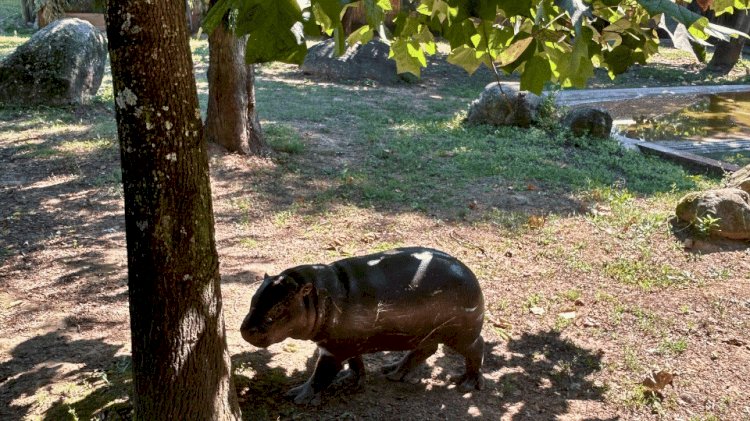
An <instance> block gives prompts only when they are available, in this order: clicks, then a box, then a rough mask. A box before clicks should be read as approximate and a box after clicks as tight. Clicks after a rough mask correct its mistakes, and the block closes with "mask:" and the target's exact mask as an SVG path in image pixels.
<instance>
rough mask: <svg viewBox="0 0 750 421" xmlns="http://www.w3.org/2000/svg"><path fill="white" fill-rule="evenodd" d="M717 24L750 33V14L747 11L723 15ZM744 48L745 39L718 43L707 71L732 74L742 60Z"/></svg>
mask: <svg viewBox="0 0 750 421" xmlns="http://www.w3.org/2000/svg"><path fill="white" fill-rule="evenodd" d="M717 23H718V24H719V25H722V26H727V27H729V28H734V29H736V30H738V31H740V32H744V33H748V31H750V14H748V12H747V11H746V10H735V13H734V14H733V15H727V14H724V15H721V16H720V17H719V18H718V19H717ZM744 46H745V38H744V37H737V38H732V39H731V40H730V41H729V42H726V41H717V42H716V48H715V49H714V55H713V57H711V61H709V62H708V65H707V66H706V68H707V70H709V71H712V72H716V73H722V74H727V73H729V72H731V71H732V68H734V65H735V64H737V62H738V61H739V60H740V57H741V56H742V48H743V47H744Z"/></svg>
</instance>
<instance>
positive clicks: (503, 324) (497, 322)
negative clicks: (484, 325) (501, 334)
mask: <svg viewBox="0 0 750 421" xmlns="http://www.w3.org/2000/svg"><path fill="white" fill-rule="evenodd" d="M489 321H490V323H492V326H495V327H499V328H501V329H510V328H511V327H513V325H512V324H511V323H510V322H509V321H508V320H505V319H503V318H499V319H498V318H494V317H490V318H489Z"/></svg>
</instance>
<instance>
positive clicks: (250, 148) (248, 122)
mask: <svg viewBox="0 0 750 421" xmlns="http://www.w3.org/2000/svg"><path fill="white" fill-rule="evenodd" d="M246 43H247V37H237V36H235V35H234V33H232V31H230V30H228V29H227V28H226V26H225V25H219V26H217V27H216V29H214V31H213V32H212V33H211V35H209V37H208V49H209V63H208V111H207V115H206V133H205V136H206V140H208V141H209V142H214V143H218V144H219V145H222V146H224V147H225V148H227V149H228V150H230V151H232V152H239V153H242V154H250V155H262V154H264V153H265V152H266V151H267V148H268V146H267V145H266V142H265V140H264V139H263V135H262V132H261V128H260V121H259V120H258V113H257V111H256V110H255V74H254V71H253V65H251V64H247V63H245V45H246Z"/></svg>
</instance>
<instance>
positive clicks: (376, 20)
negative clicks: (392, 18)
mask: <svg viewBox="0 0 750 421" xmlns="http://www.w3.org/2000/svg"><path fill="white" fill-rule="evenodd" d="M382 3H383V0H362V4H363V8H364V10H365V20H366V21H367V24H368V25H370V26H371V27H373V28H377V27H378V25H380V23H381V22H383V19H385V11H384V10H391V2H390V1H388V0H385V4H386V7H388V9H383V5H382Z"/></svg>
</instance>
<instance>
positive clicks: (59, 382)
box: [0, 320, 130, 420]
mask: <svg viewBox="0 0 750 421" xmlns="http://www.w3.org/2000/svg"><path fill="white" fill-rule="evenodd" d="M71 322H72V321H71ZM75 322H76V323H95V322H94V321H91V320H76V321H75ZM115 324H116V323H115ZM120 348H122V345H113V344H109V343H106V342H104V341H103V340H101V339H80V340H71V339H70V338H69V337H68V336H67V335H64V334H62V333H60V332H50V333H47V334H44V335H40V336H35V337H32V338H30V339H28V340H26V341H24V342H22V343H20V344H18V345H17V346H16V347H15V348H13V350H12V351H11V352H10V357H11V358H10V359H9V360H7V361H5V362H3V363H2V364H0V419H22V418H24V417H27V416H32V412H33V411H34V406H35V403H36V402H37V401H38V400H46V399H56V402H55V403H53V404H52V406H51V408H50V409H49V410H48V411H46V413H45V415H44V419H47V420H58V419H68V418H70V414H77V415H78V416H82V417H85V419H90V418H91V417H92V416H94V414H95V413H97V412H98V411H100V410H101V409H102V408H105V407H107V406H108V405H109V404H110V403H111V402H113V401H116V400H122V399H124V398H125V397H126V395H127V383H128V380H127V377H129V372H128V370H129V360H130V358H129V357H122V356H117V357H116V354H117V352H118V351H119V350H120ZM79 395H82V396H84V398H83V399H81V400H78V401H75V402H72V403H69V402H66V398H67V399H70V400H71V401H74V400H75V399H76V398H77V397H78V396H79ZM32 398H33V399H34V400H33V401H32ZM33 415H35V416H38V415H39V414H33Z"/></svg>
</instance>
